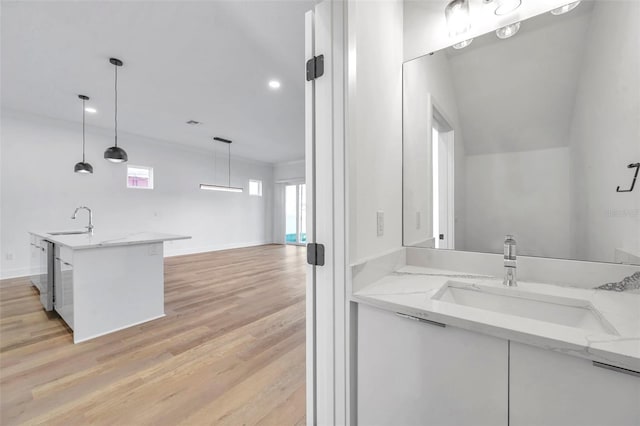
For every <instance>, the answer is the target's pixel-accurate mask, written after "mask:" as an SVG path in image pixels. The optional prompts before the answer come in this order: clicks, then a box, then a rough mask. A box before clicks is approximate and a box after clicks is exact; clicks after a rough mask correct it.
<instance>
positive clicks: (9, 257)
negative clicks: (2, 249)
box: [4, 253, 13, 260]
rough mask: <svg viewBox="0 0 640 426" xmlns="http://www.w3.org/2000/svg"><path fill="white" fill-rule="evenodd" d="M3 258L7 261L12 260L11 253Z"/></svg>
mask: <svg viewBox="0 0 640 426" xmlns="http://www.w3.org/2000/svg"><path fill="white" fill-rule="evenodd" d="M4 258H5V259H7V260H13V253H7V254H6V255H5V256H4Z"/></svg>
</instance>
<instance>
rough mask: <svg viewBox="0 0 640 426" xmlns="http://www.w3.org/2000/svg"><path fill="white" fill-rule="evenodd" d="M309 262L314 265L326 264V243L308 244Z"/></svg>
mask: <svg viewBox="0 0 640 426" xmlns="http://www.w3.org/2000/svg"><path fill="white" fill-rule="evenodd" d="M307 263H308V264H309V265H314V266H324V245H323V244H318V243H309V244H307Z"/></svg>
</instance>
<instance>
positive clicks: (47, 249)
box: [40, 240, 55, 311]
mask: <svg viewBox="0 0 640 426" xmlns="http://www.w3.org/2000/svg"><path fill="white" fill-rule="evenodd" d="M54 248H55V247H54V244H53V243H52V242H50V241H47V240H43V241H42V244H41V246H40V271H41V275H40V303H42V307H43V308H44V310H45V311H53V297H54V288H53V286H54V269H55V253H54Z"/></svg>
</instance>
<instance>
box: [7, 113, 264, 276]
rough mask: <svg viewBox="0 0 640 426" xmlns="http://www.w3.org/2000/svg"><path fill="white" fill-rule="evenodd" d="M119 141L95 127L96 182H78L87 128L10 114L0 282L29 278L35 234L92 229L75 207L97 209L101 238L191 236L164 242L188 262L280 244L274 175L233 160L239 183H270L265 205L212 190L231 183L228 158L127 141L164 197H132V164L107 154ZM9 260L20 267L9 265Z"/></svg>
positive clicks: (144, 193)
mask: <svg viewBox="0 0 640 426" xmlns="http://www.w3.org/2000/svg"><path fill="white" fill-rule="evenodd" d="M112 143H113V136H112V133H111V132H108V131H105V130H103V129H97V128H91V127H89V128H88V129H87V160H88V161H89V162H90V163H91V164H92V165H93V167H94V173H93V175H79V174H76V173H74V172H73V166H74V164H75V163H76V162H78V161H80V159H81V126H80V125H78V124H77V123H69V122H64V121H57V120H52V119H47V118H42V117H36V116H31V115H25V114H22V113H17V112H14V111H8V110H3V111H2V129H1V150H2V163H1V164H2V172H1V186H0V188H1V198H0V200H1V232H2V234H1V236H0V242H1V246H2V247H1V252H2V263H1V266H2V271H1V276H2V277H3V278H4V277H9V276H19V275H26V274H28V273H29V244H28V236H27V231H28V230H30V229H37V230H44V231H47V230H52V231H53V230H65V229H75V228H81V227H82V226H85V225H86V223H85V222H86V217H85V216H84V214H81V215H80V217H79V219H78V220H77V221H74V220H71V219H70V216H71V214H72V213H73V211H74V209H75V207H77V206H80V205H87V206H89V207H91V208H92V209H93V211H94V223H95V226H96V233H98V232H100V231H102V230H115V229H123V230H133V231H141V230H149V231H159V232H168V233H176V234H186V235H191V236H192V237H193V238H192V239H191V240H185V241H176V242H169V243H167V244H165V254H166V255H175V254H185V253H194V252H202V251H210V250H217V249H224V248H231V247H241V246H248V245H255V244H263V243H269V242H271V240H272V235H271V229H272V223H273V220H272V209H273V206H272V199H273V192H272V185H273V167H272V166H271V164H268V163H260V162H255V161H246V160H240V159H236V158H234V159H233V162H232V179H231V184H232V185H235V186H243V187H245V188H248V180H249V179H250V178H256V179H261V180H262V181H263V197H251V196H249V194H248V191H245V192H243V193H242V194H235V193H225V192H215V191H203V190H200V189H199V188H198V186H199V184H200V183H225V184H226V177H227V174H226V171H227V168H226V158H225V157H224V154H222V153H219V154H218V162H217V165H218V170H217V177H218V179H217V180H216V179H215V177H216V176H215V175H216V170H215V169H214V164H213V163H214V156H213V149H212V150H211V151H201V150H197V149H193V148H187V147H185V146H181V145H178V144H173V143H167V142H163V141H158V140H153V139H149V138H144V137H141V136H136V135H131V134H120V135H119V144H121V145H122V147H123V148H125V149H126V150H127V152H128V154H129V164H133V165H141V166H151V167H153V168H154V178H155V189H153V190H141V189H127V188H126V179H125V178H126V166H125V165H123V164H120V165H117V164H112V163H109V162H107V161H106V160H104V159H103V158H102V154H103V151H104V149H105V148H106V147H107V146H111V145H112ZM10 255H12V256H13V260H8V257H10Z"/></svg>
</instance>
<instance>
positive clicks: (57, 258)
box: [56, 257, 73, 266]
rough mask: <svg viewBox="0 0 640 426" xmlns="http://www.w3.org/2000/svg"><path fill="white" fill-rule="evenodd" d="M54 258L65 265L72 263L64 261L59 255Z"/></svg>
mask: <svg viewBox="0 0 640 426" xmlns="http://www.w3.org/2000/svg"><path fill="white" fill-rule="evenodd" d="M56 260H57V261H59V262H60V263H63V264H65V265H67V266H73V265H72V264H70V263H67V262H65V261H64V260H62V259H60V258H59V257H56Z"/></svg>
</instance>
